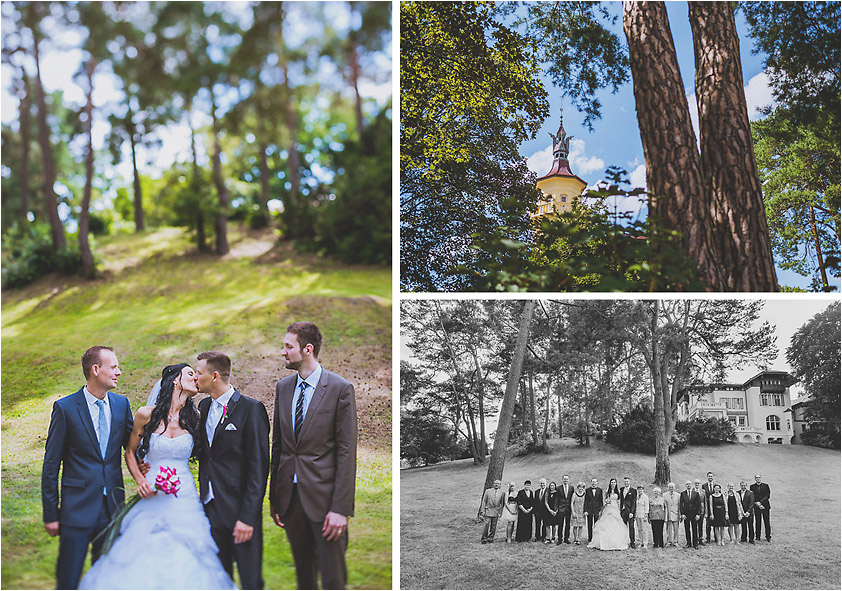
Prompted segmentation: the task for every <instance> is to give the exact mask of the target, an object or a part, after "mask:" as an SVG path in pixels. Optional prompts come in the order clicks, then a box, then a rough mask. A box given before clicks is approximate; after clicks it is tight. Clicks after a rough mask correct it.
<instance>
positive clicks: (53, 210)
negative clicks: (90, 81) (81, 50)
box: [33, 27, 67, 250]
mask: <svg viewBox="0 0 842 591" xmlns="http://www.w3.org/2000/svg"><path fill="white" fill-rule="evenodd" d="M36 30H37V27H36V28H34V29H33V35H35V38H34V41H33V47H34V49H35V51H34V54H35V90H36V98H37V101H38V144H39V145H40V146H41V159H42V161H43V164H42V168H43V175H44V208H45V209H46V211H47V219H49V221H50V238H51V239H52V243H53V248H54V249H55V250H59V249H64V248H66V247H67V237H66V236H65V234H64V225H63V224H62V223H61V218H59V216H58V197H57V196H56V192H55V189H54V188H53V185H55V182H56V170H55V163H54V161H53V146H52V144H51V143H50V128H49V127H48V126H47V100H46V97H45V96H44V85H43V84H42V83H41V59H40V54H39V50H38V45H39V44H40V42H41V37H40V35H38V34H37V33H36Z"/></svg>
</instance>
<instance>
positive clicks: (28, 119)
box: [20, 69, 32, 224]
mask: <svg viewBox="0 0 842 591" xmlns="http://www.w3.org/2000/svg"><path fill="white" fill-rule="evenodd" d="M21 83H22V85H23V96H21V98H20V141H21V151H20V214H21V222H22V223H24V224H25V223H26V222H27V220H28V219H29V218H28V216H29V142H30V141H31V138H30V133H31V131H32V127H31V126H32V97H31V96H30V88H29V77H28V76H27V75H26V72H25V71H23V69H21Z"/></svg>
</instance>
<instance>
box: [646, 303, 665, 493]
mask: <svg viewBox="0 0 842 591" xmlns="http://www.w3.org/2000/svg"><path fill="white" fill-rule="evenodd" d="M660 311H661V302H660V301H659V300H655V301H654V302H653V308H652V315H651V318H650V330H651V335H652V342H651V348H650V351H649V352H648V354H647V355H646V360H647V362H648V363H649V369H650V371H651V372H652V385H653V387H654V390H655V398H654V401H653V408H654V411H655V483H657V484H658V485H659V486H663V485H665V484H666V483H668V482H669V481H670V480H671V477H670V455H669V440H668V439H666V437H665V435H666V423H665V418H664V395H665V391H664V390H665V388H664V378H665V376H664V375H663V371H664V370H663V366H662V353H661V349H660V344H659V342H658V341H659V335H658V317H659V315H660Z"/></svg>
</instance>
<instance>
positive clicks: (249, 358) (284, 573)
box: [0, 227, 392, 589]
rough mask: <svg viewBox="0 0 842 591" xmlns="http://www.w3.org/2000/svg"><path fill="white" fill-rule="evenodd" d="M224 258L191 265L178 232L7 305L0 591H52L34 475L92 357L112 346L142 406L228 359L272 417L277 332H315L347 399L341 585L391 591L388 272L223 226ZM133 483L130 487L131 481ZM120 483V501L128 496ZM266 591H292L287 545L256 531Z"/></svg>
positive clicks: (6, 299)
mask: <svg viewBox="0 0 842 591" xmlns="http://www.w3.org/2000/svg"><path fill="white" fill-rule="evenodd" d="M231 230H232V231H231V236H230V241H231V253H230V254H229V255H226V256H225V257H223V258H221V259H220V258H218V257H215V256H212V255H200V254H198V253H196V252H195V249H194V247H193V246H192V245H191V244H190V243H189V242H188V241H187V239H186V238H185V236H184V234H183V232H182V231H181V230H178V229H173V228H164V229H160V230H156V231H151V232H147V233H144V234H141V235H138V236H136V235H123V236H114V237H109V238H107V239H105V240H101V241H100V242H99V244H98V245H97V252H98V254H99V255H100V256H101V258H102V259H103V261H104V263H105V276H104V277H103V278H102V279H99V280H96V281H92V282H88V281H83V280H81V279H76V278H57V277H48V278H45V279H43V280H41V281H40V282H38V283H36V284H34V285H31V286H29V287H26V288H23V289H19V290H7V291H4V292H3V294H2V296H3V297H2V398H1V399H0V409H2V442H3V447H2V482H3V488H2V525H3V527H2V587H3V588H45V589H46V588H53V586H54V585H55V579H54V575H53V573H54V569H55V557H56V553H57V551H58V540H57V539H52V538H49V537H48V536H47V534H46V533H45V532H44V529H43V526H42V523H41V500H40V471H41V462H42V460H43V454H44V442H45V439H46V436H47V428H48V426H49V421H50V412H51V408H52V404H53V402H54V401H55V400H57V399H58V398H59V397H61V396H64V395H67V394H69V393H72V392H74V391H76V390H77V389H78V388H80V387H81V386H82V385H83V384H84V380H83V378H82V373H81V367H80V362H79V360H80V358H81V355H82V353H83V352H84V351H85V349H87V348H88V347H89V346H91V345H95V344H107V345H111V346H113V347H114V348H115V351H116V353H117V355H118V357H119V360H120V365H121V368H122V371H123V375H122V376H121V378H120V385H119V387H118V391H119V392H120V393H122V394H125V395H126V396H128V397H129V399H130V401H131V404H132V408H134V409H136V408H138V407H139V406H141V405H142V404H145V401H146V397H147V395H148V393H149V390H150V388H151V387H152V385H153V384H154V382H155V381H156V380H157V379H158V378H159V377H160V372H161V369H162V368H163V367H164V366H165V365H168V364H169V363H175V362H180V361H183V362H187V363H191V364H195V362H196V355H197V354H198V353H199V352H201V351H203V350H208V349H219V350H222V351H225V352H227V353H228V354H229V355H230V356H231V358H232V360H233V363H234V370H233V375H232V383H233V384H234V385H235V386H237V387H238V388H239V389H240V390H241V391H242V392H243V393H244V394H246V395H248V396H251V397H253V398H257V399H259V400H261V401H263V402H264V403H265V404H266V407H267V410H268V412H269V416H270V417H271V416H272V413H273V410H274V409H273V406H274V402H273V396H274V384H275V382H276V381H277V380H278V379H280V378H281V377H283V376H285V375H288V374H289V371H287V370H285V369H284V367H283V360H282V358H281V356H280V352H281V348H282V342H283V336H284V332H285V328H286V326H287V325H288V324H289V323H291V322H293V321H296V320H312V321H314V322H316V323H317V324H318V325H319V327H320V328H321V330H322V333H323V334H324V337H325V343H324V347H323V351H322V354H321V361H322V363H323V364H324V366H325V367H327V368H328V369H330V370H333V371H336V372H337V373H339V374H341V375H343V376H344V377H346V378H347V379H348V380H350V381H351V382H352V383H353V384H354V386H355V388H356V392H357V404H358V409H359V414H360V431H359V432H360V442H359V446H360V449H359V454H358V458H359V459H358V468H357V516H356V517H355V518H354V520H353V521H352V524H351V526H350V533H351V543H350V545H349V550H348V565H349V586H350V587H357V588H386V587H391V554H392V552H391V499H392V496H391V488H392V487H391V484H392V481H391V380H392V378H391V367H392V366H391V317H392V311H391V272H390V270H389V269H383V268H381V267H359V266H346V265H342V264H339V263H336V262H334V261H328V260H323V259H319V258H317V257H313V256H302V255H298V254H296V253H295V252H294V251H293V250H291V249H290V248H289V247H288V246H284V245H278V244H277V243H276V242H275V238H274V236H273V234H272V232H271V231H262V232H251V231H244V230H242V229H238V228H236V227H234V228H231ZM126 476H127V477H128V473H127V472H126ZM132 484H133V482H132V481H131V478H128V479H127V485H129V487H128V488H129V492H134V491H133V486H131V485H132ZM264 532H265V534H264V538H265V544H264V545H265V548H264V578H265V580H266V586H267V588H276V589H277V588H292V587H293V586H294V585H295V574H294V568H293V563H292V557H291V554H290V552H289V546H288V544H287V542H286V536H285V534H284V533H283V532H282V531H280V530H279V529H278V528H277V527H276V526H275V525H274V524H273V523H272V521H271V519H270V518H269V516H268V501H267V508H266V512H265V519H264Z"/></svg>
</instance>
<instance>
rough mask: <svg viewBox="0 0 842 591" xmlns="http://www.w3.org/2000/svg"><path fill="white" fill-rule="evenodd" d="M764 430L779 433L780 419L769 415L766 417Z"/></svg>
mask: <svg viewBox="0 0 842 591" xmlns="http://www.w3.org/2000/svg"><path fill="white" fill-rule="evenodd" d="M766 430H767V431H780V430H781V419H779V418H778V416H777V415H769V416H768V417H766Z"/></svg>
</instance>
